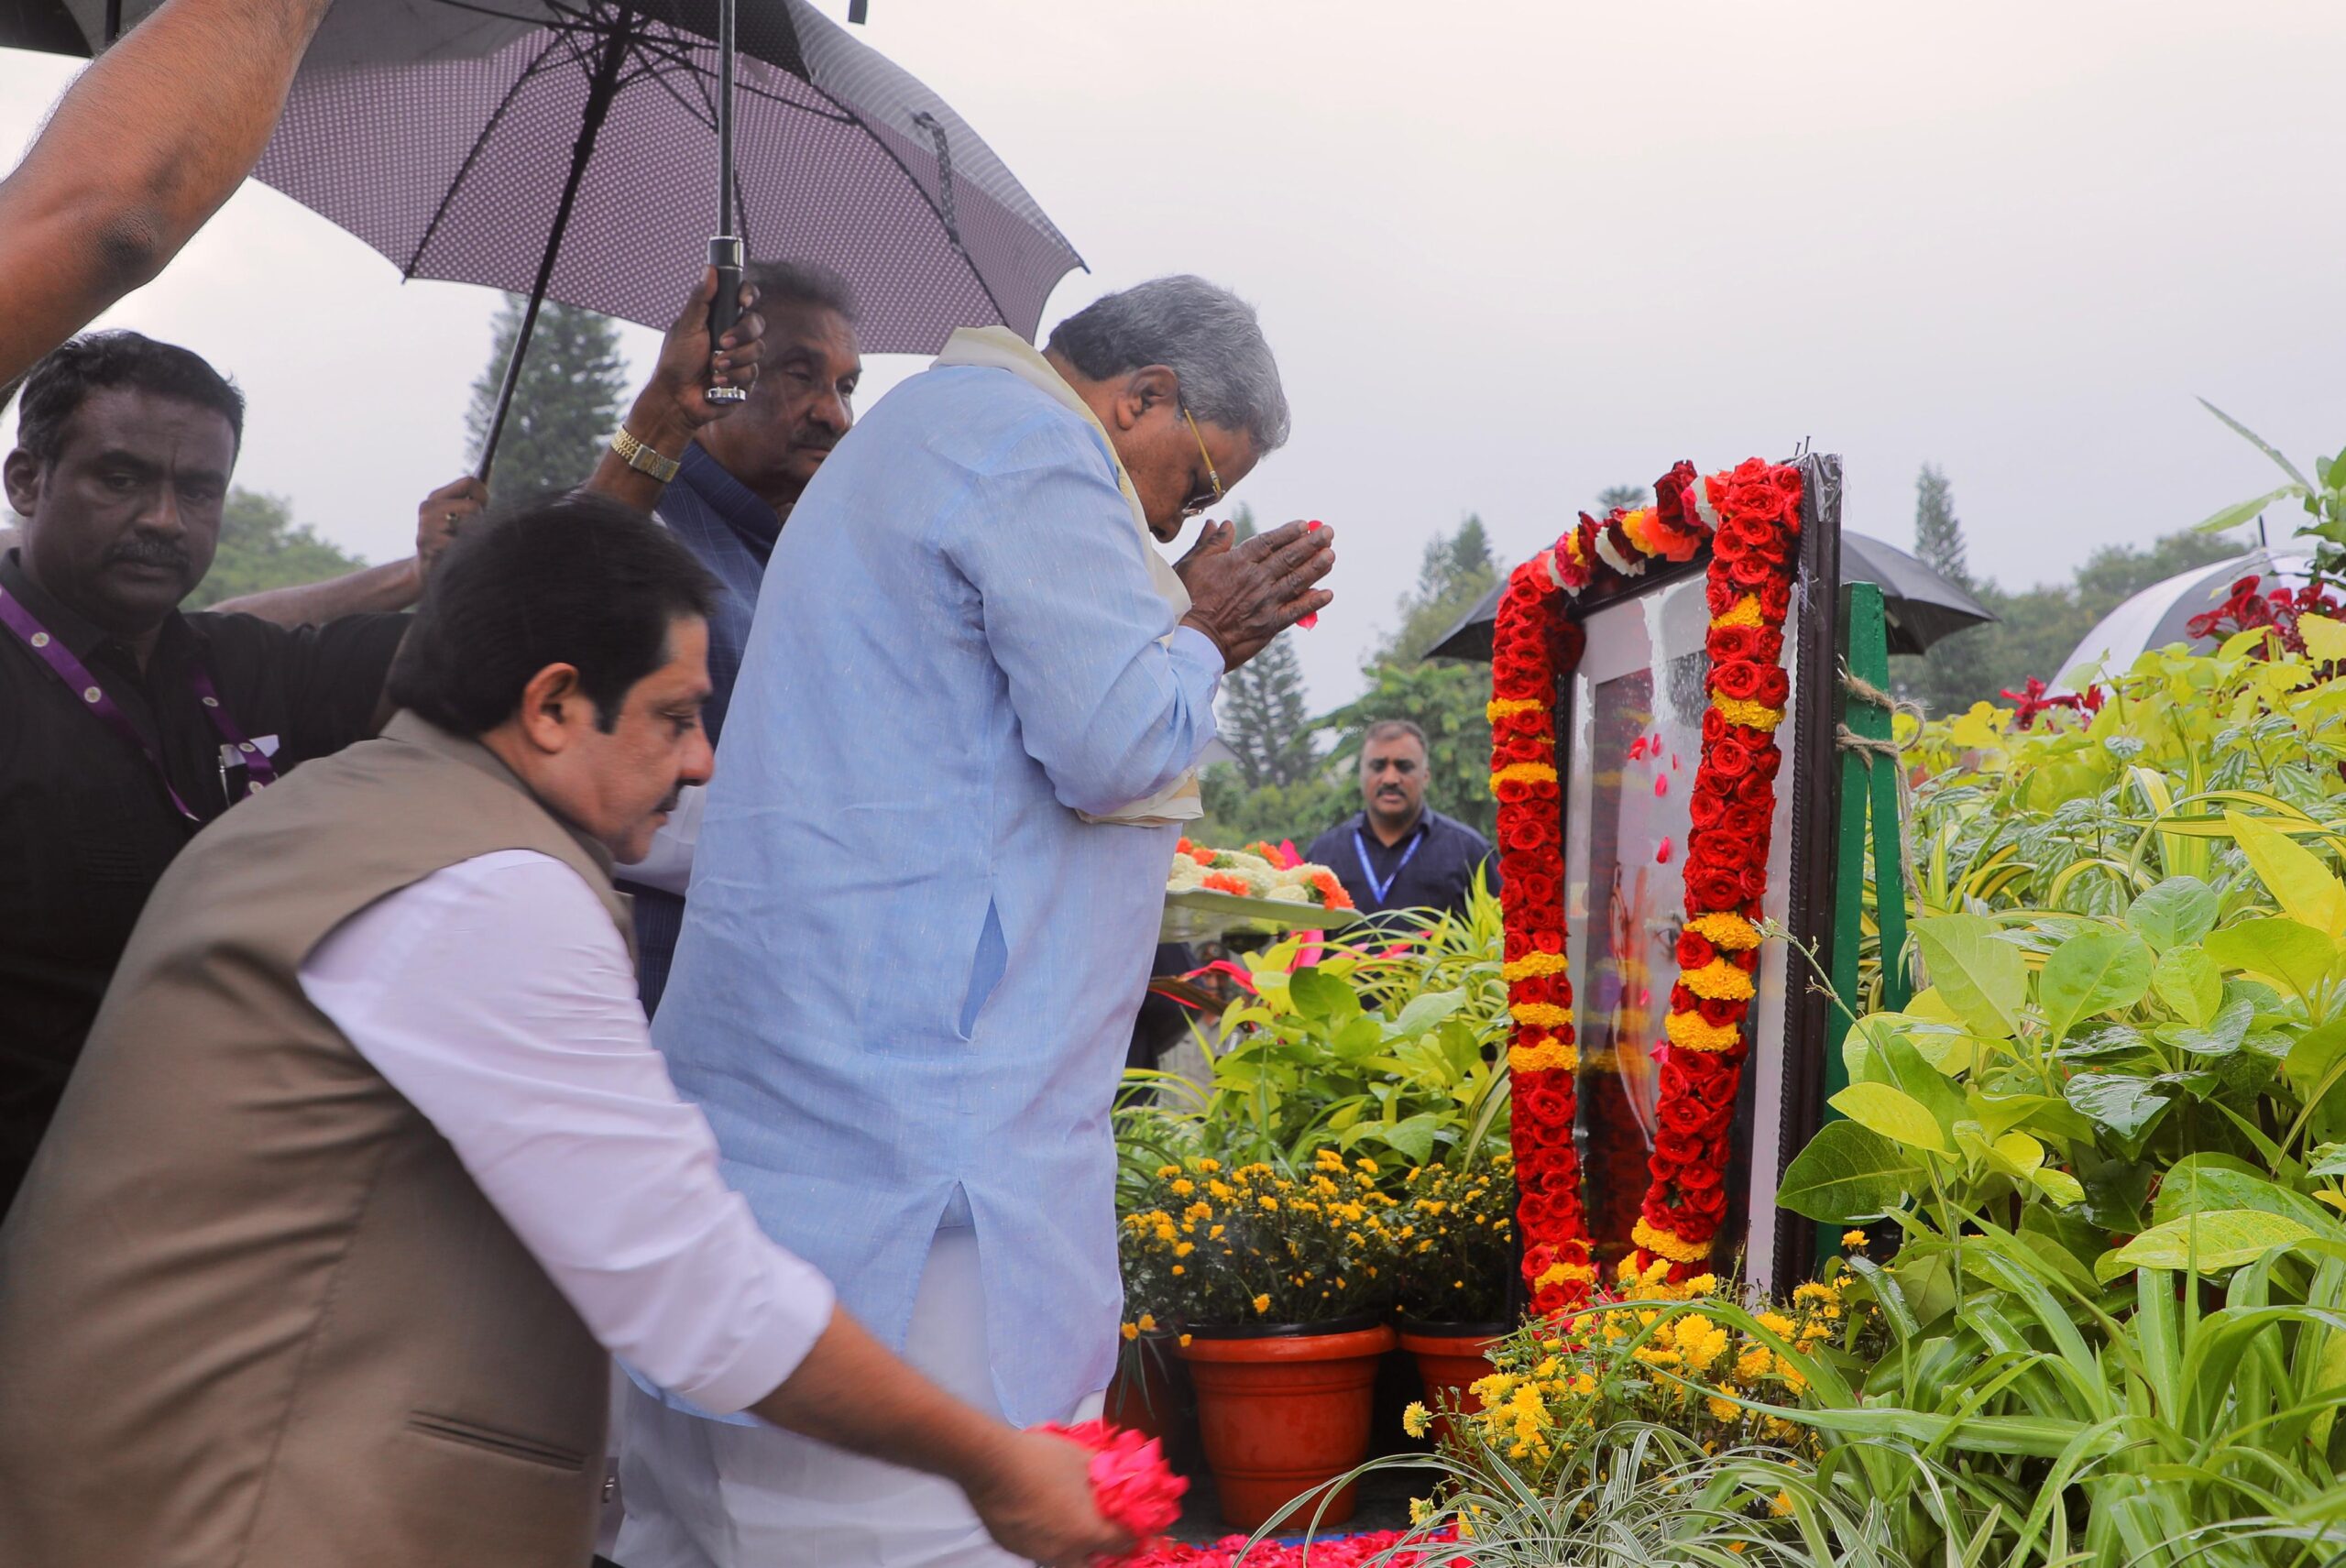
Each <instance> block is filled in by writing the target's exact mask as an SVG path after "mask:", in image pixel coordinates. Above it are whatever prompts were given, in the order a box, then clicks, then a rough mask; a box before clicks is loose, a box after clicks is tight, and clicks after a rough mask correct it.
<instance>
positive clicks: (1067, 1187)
mask: <svg viewBox="0 0 2346 1568" xmlns="http://www.w3.org/2000/svg"><path fill="white" fill-rule="evenodd" d="M1286 427H1287V413H1286V406H1285V401H1284V398H1283V396H1282V395H1281V394H1280V393H1279V390H1278V384H1277V370H1276V367H1275V366H1274V365H1273V363H1272V361H1271V358H1270V354H1269V350H1268V348H1267V346H1266V345H1264V343H1263V341H1262V338H1261V335H1260V332H1259V329H1258V328H1257V327H1256V326H1255V322H1254V316H1253V313H1252V312H1251V311H1250V310H1248V309H1246V307H1244V305H1243V304H1241V303H1239V302H1237V301H1235V300H1234V299H1233V298H1232V297H1231V296H1229V295H1227V294H1226V293H1223V292H1222V291H1220V290H1216V289H1213V288H1211V286H1210V285H1207V284H1204V283H1202V282H1200V281H1199V280H1194V279H1167V280H1158V281H1157V283H1154V284H1145V285H1143V286H1142V287H1141V288H1140V289H1137V290H1134V291H1129V292H1128V293H1126V294H1124V295H1117V296H1112V297H1111V298H1110V299H1108V300H1106V301H1102V302H1101V303H1100V304H1097V305H1094V306H1093V307H1091V309H1090V310H1089V311H1087V312H1085V313H1080V314H1079V315H1078V316H1076V317H1074V318H1071V319H1070V320H1069V322H1068V323H1064V324H1063V325H1062V326H1061V327H1060V329H1059V330H1058V333H1056V334H1054V336H1053V338H1052V343H1051V349H1050V357H1049V358H1048V359H1046V358H1045V357H1044V356H1041V355H1038V354H1036V351H1035V350H1034V349H1033V348H1031V347H1029V346H1027V345H1025V344H1024V343H1023V342H1021V341H1019V340H1017V339H1015V338H1014V337H1013V336H1011V334H1007V333H1005V332H1001V331H999V330H996V331H994V332H992V333H987V334H968V333H964V334H959V335H958V336H957V337H956V339H955V342H954V344H953V345H951V346H950V347H948V352H947V354H946V356H944V358H943V359H941V360H940V362H939V364H938V365H937V367H934V368H932V369H930V370H929V371H927V372H926V373H925V374H922V375H920V376H917V377H915V378H913V379H912V380H910V381H908V382H906V383H905V384H904V385H903V386H902V387H900V388H898V389H896V390H895V391H893V392H892V393H891V394H890V395H889V396H888V397H887V398H885V399H884V400H882V401H881V403H880V404H879V405H878V407H876V408H875V409H873V410H872V411H871V413H870V414H869V415H867V416H866V418H865V419H864V420H863V422H861V424H859V425H858V426H857V427H856V429H855V430H854V431H853V432H852V433H850V435H849V436H848V437H847V438H845V439H843V440H842V441H841V442H840V443H839V447H838V450H837V451H836V452H835V453H834V454H833V455H832V456H831V457H830V459H829V460H828V462H827V463H826V464H825V465H824V466H823V468H822V470H821V472H820V473H819V474H818V475H817V477H816V478H815V480H814V481H813V482H812V483H811V484H810V485H809V486H808V487H807V488H806V494H805V496H804V498H803V499H801V500H800V502H799V503H798V506H797V508H796V510H795V511H794V512H793V514H792V516H791V520H790V522H789V525H788V527H787V528H786V529H785V530H784V532H783V534H782V537H781V540H780V542H779V543H778V544H777V545H776V547H775V549H774V552H773V561H772V565H771V566H770V567H769V569H768V572H767V576H766V581H765V585H764V587H763V589H762V596H761V598H760V603H759V607H758V612H757V619H756V622H755V625H754V627H753V629H752V630H751V635H750V641H749V645H748V649H747V652H746V654H745V656H744V661H743V666H742V671H741V676H740V683H739V685H737V687H736V690H735V693H734V696H733V702H732V707H731V711H730V713H729V717H728V721H727V728H726V735H725V745H724V748H723V751H722V752H721V753H720V756H719V761H718V769H717V775H716V780H715V782H714V784H712V785H711V787H710V792H709V795H708V798H707V815H706V817H705V819H704V821H703V823H702V826H701V829H700V838H699V843H698V847H697V850H696V858H695V861H694V872H693V876H692V883H691V898H690V903H689V905H688V906H687V916H686V921H685V932H684V936H683V938H682V941H681V942H680V944H679V946H678V948H677V952H676V959H675V965H674V971H673V974H672V977H671V980H670V982H669V989H668V992H667V995H666V999H665V1001H664V1003H663V1006H662V1008H661V1011H660V1014H659V1016H658V1019H657V1022H656V1026H655V1039H656V1041H657V1043H658V1045H659V1047H660V1048H661V1049H662V1051H663V1053H665V1055H666V1057H667V1058H668V1063H669V1068H670V1071H671V1073H672V1074H673V1076H674V1080H675V1081H676V1084H677V1087H678V1088H679V1089H681V1090H682V1091H684V1092H685V1094H686V1095H687V1096H689V1097H690V1098H692V1099H694V1100H696V1101H697V1102H700V1103H701V1105H702V1106H703V1107H704V1108H705V1109H706V1110H707V1114H708V1117H709V1121H710V1123H711V1124H712V1125H713V1126H714V1127H715V1129H716V1131H717V1135H718V1142H719V1144H720V1146H721V1147H722V1149H723V1151H724V1155H725V1160H726V1166H725V1170H726V1176H727V1178H728V1179H729V1181H730V1182H731V1183H732V1185H733V1186H734V1187H736V1188H737V1189H739V1190H740V1191H741V1192H742V1193H743V1194H744V1195H746V1196H747V1198H748V1199H749V1201H750V1203H751V1207H752V1208H753V1209H754V1210H755V1212H756V1213H757V1215H758V1217H759V1219H760V1220H761V1222H762V1223H763V1224H764V1226H765V1228H766V1229H767V1230H768V1232H770V1233H771V1234H773V1236H774V1237H775V1238H776V1239H778V1240H780V1241H782V1242H784V1244H785V1245H789V1246H790V1247H792V1248H793V1249H794V1250H795V1251H796V1252H798V1253H799V1255H802V1256H804V1257H806V1258H807V1259H809V1260H810V1261H812V1262H814V1263H815V1264H816V1265H817V1266H819V1267H821V1268H822V1269H823V1270H824V1271H825V1272H826V1273H827V1274H828V1275H829V1277H831V1278H832V1280H833V1281H834V1282H835V1283H836V1284H837V1286H838V1288H839V1295H840V1299H841V1300H842V1301H843V1302H844V1303H845V1304H846V1306H847V1307H848V1308H849V1309H850V1310H852V1311H853V1312H854V1313H855V1314H856V1315H857V1317H859V1318H860V1319H861V1321H864V1322H866V1323H868V1324H869V1325H871V1327H872V1330H873V1332H875V1333H877V1334H879V1335H881V1336H882V1338H883V1339H885V1340H888V1341H890V1342H891V1343H895V1344H897V1345H901V1346H904V1348H905V1349H906V1354H908V1355H909V1356H910V1357H911V1358H912V1359H913V1360H914V1362H915V1365H924V1368H925V1369H926V1370H930V1371H931V1372H932V1375H933V1376H938V1377H939V1379H940V1380H941V1381H944V1382H945V1383H946V1385H947V1386H948V1387H953V1388H955V1389H956V1391H957V1392H960V1393H963V1394H964V1395H965V1396H967V1397H970V1398H975V1399H977V1400H978V1401H979V1402H980V1403H981V1408H992V1409H999V1410H1000V1411H1002V1412H1003V1413H1004V1414H1005V1415H1007V1416H1008V1418H1009V1419H1010V1420H1013V1421H1014V1422H1016V1423H1019V1424H1022V1425H1024V1424H1031V1423H1033V1422H1036V1421H1040V1420H1068V1419H1070V1418H1072V1417H1075V1416H1076V1415H1078V1414H1079V1413H1080V1412H1081V1410H1082V1409H1083V1407H1084V1406H1085V1404H1086V1401H1087V1400H1088V1399H1090V1398H1093V1397H1095V1396H1096V1395H1097V1394H1098V1393H1099V1391H1100V1390H1101V1389H1102V1387H1105V1385H1106V1383H1107V1381H1108V1378H1109V1376H1110V1374H1111V1372H1112V1370H1113V1361H1114V1353H1115V1346H1116V1343H1117V1338H1116V1332H1117V1331H1116V1325H1117V1321H1118V1318H1119V1315H1120V1309H1121V1300H1122V1295H1121V1290H1120V1287H1119V1282H1118V1277H1117V1266H1116V1246H1115V1224H1114V1215H1113V1181H1114V1166H1115V1148H1114V1144H1113V1136H1112V1135H1111V1132H1110V1128H1109V1120H1108V1115H1109V1110H1110V1106H1111V1103H1112V1102H1113V1097H1114V1094H1115V1091H1116V1084H1117V1079H1118V1074H1119V1070H1120V1069H1121V1067H1122V1064H1123V1059H1124V1051H1125V1047H1126V1044H1127V1042H1128V1040H1129V1038H1130V1035H1131V1029H1132V1022H1133V1016H1134V1014H1135V1010H1136V1009H1137V1007H1138V1005H1139V1003H1140V1000H1141V995H1142V992H1143V990H1144V988H1145V987H1146V981H1147V971H1148V964H1149V958H1150V954H1151V952H1152V950H1153V948H1154V945H1155V942H1156V939H1157V924H1158V919H1159V916H1160V911H1161V909H1162V906H1163V903H1164V885H1165V875H1166V870H1167V867H1168V863H1169V861H1170V859H1171V854H1172V849H1173V843H1174V840H1175V839H1176V837H1177V835H1178V826H1177V824H1178V821H1179V820H1180V819H1181V817H1183V816H1185V815H1189V816H1194V815H1195V814H1196V806H1195V786H1194V781H1193V779H1192V778H1191V776H1190V770H1191V768H1192V767H1193V765H1194V763H1195V762H1196V761H1197V758H1198V755H1199V753H1200V751H1202V750H1203V748H1204V747H1205V745H1206V743H1207V741H1209V740H1211V739H1212V737H1213V734H1214V718H1213V703H1214V696H1215V693H1216V691H1217V689H1218V687H1219V685H1220V682H1221V680H1222V674H1223V673H1224V671H1225V668H1226V667H1228V666H1229V665H1232V664H1235V663H1243V662H1244V659H1245V658H1247V657H1251V656H1252V654H1253V653H1254V652H1255V651H1256V650H1257V649H1258V648H1259V647H1261V646H1262V645H1263V643H1264V642H1266V641H1267V640H1268V638H1269V637H1270V636H1271V635H1273V634H1275V633H1276V631H1277V630H1278V629H1279V628H1281V627H1283V626H1285V625H1287V624H1288V623H1289V622H1291V621H1292V620H1295V619H1296V618H1297V617H1298V616H1300V615H1302V614H1306V613H1309V612H1310V611H1312V610H1316V609H1318V608H1319V607H1320V605H1321V604H1322V603H1324V602H1325V601H1326V599H1327V597H1328V596H1327V595H1325V594H1324V593H1321V592H1318V591H1316V590H1314V589H1313V587H1312V584H1313V583H1314V582H1315V581H1316V580H1317V578H1318V577H1319V576H1321V575H1322V574H1324V572H1325V571H1326V570H1327V567H1328V565H1331V564H1332V556H1330V555H1329V554H1327V553H1326V552H1325V550H1324V549H1323V548H1322V545H1321V543H1320V542H1321V541H1323V540H1324V534H1314V535H1312V536H1311V538H1310V540H1305V539H1304V538H1303V537H1302V534H1301V531H1300V530H1299V528H1293V527H1290V528H1289V529H1287V530H1282V531H1279V532H1277V533H1274V534H1271V535H1266V536H1265V537H1264V539H1262V540H1258V541H1255V542H1251V543H1249V544H1248V545H1246V546H1243V547H1240V548H1238V549H1233V548H1232V547H1231V546H1230V543H1229V538H1228V534H1227V532H1220V531H1217V532H1210V534H1209V537H1208V540H1207V541H1205V542H1204V543H1203V544H1202V545H1201V550H1200V553H1198V554H1193V556H1192V557H1191V559H1190V561H1189V562H1187V563H1185V568H1186V576H1187V577H1188V584H1187V587H1184V584H1183V583H1182V581H1181V580H1180V579H1179V578H1178V577H1176V576H1175V575H1174V573H1173V572H1172V570H1171V569H1169V568H1168V567H1167V566H1166V565H1164V563H1163V561H1162V559H1161V558H1160V557H1158V556H1157V554H1156V552H1155V550H1154V549H1153V548H1152V545H1151V542H1150V534H1151V533H1152V532H1153V533H1154V534H1155V535H1157V537H1159V538H1170V537H1171V536H1172V535H1173V533H1174V532H1177V531H1178V527H1179V524H1180V520H1181V519H1182V518H1183V517H1185V516H1187V515H1189V514H1191V513H1192V512H1194V511H1196V510H1201V509H1202V508H1203V507H1205V506H1207V505H1210V504H1211V503H1212V502H1213V501H1214V500H1216V499H1219V498H1220V495H1221V494H1222V489H1223V488H1224V487H1225V485H1226V484H1234V483H1235V482H1236V479H1237V478H1238V477H1240V476H1242V475H1243V474H1244V472H1245V471H1246V470H1247V469H1248V468H1250V467H1251V466H1253V464H1254V462H1255V460H1256V458H1257V457H1258V456H1260V455H1262V454H1263V453H1264V452H1266V451H1267V450H1269V449H1270V448H1271V447H1273V446H1276V445H1277V444H1278V442H1279V441H1280V440H1282V439H1283V438H1284V436H1285V433H1286ZM1212 527H1213V525H1210V529H1211V528H1212ZM1192 595H1194V598H1195V602H1194V603H1192V602H1191V596H1192ZM810 1446H811V1445H808V1444H806V1442H805V1441H804V1440H799V1439H794V1438H791V1437H790V1436H789V1435H788V1434H784V1433H779V1432H773V1431H764V1430H759V1431H739V1430H735V1429H727V1428H722V1427H716V1426H713V1425H711V1424H710V1423H708V1422H706V1421H699V1420H695V1419H694V1418H691V1417H688V1416H681V1415H678V1414H677V1413H675V1412H674V1409H663V1408H661V1407H660V1406H659V1405H658V1404H657V1403H656V1402H655V1401H653V1400H652V1399H651V1398H649V1397H648V1396H647V1397H645V1398H641V1399H638V1400H637V1401H635V1402H634V1404H633V1405H631V1406H630V1412H629V1420H628V1423H627V1430H626V1432H625V1434H624V1448H625V1457H624V1459H623V1465H624V1469H623V1475H624V1477H625V1486H626V1491H627V1498H628V1507H629V1513H630V1523H629V1533H628V1534H626V1535H623V1536H622V1537H621V1540H620V1547H619V1557H620V1560H621V1561H622V1562H624V1563H627V1564H628V1568H671V1565H676V1568H682V1565H687V1564H689V1565H694V1568H698V1565H701V1564H729V1563H750V1562H754V1561H773V1562H778V1563H779V1562H788V1563H798V1562H807V1563H824V1564H826V1568H842V1565H846V1564H851V1563H872V1564H875V1565H885V1568H898V1565H899V1564H909V1563H920V1564H944V1563H954V1564H960V1563H996V1562H1001V1561H1004V1560H1003V1559H1002V1558H1000V1557H999V1556H998V1555H997V1554H995V1553H993V1552H992V1549H991V1548H990V1547H989V1546H987V1545H986V1544H985V1543H984V1541H983V1536H982V1532H981V1531H978V1530H976V1526H975V1520H974V1517H973V1516H971V1515H970V1514H969V1512H968V1509H967V1506H966V1504H965V1503H963V1502H961V1501H960V1499H959V1497H957V1496H953V1495H949V1488H947V1489H944V1490H943V1491H942V1492H940V1491H939V1490H938V1489H937V1488H935V1487H932V1486H927V1485H926V1483H924V1482H921V1481H919V1480H916V1479H915V1478H913V1477H911V1476H910V1475H909V1473H894V1472H892V1473H888V1474H886V1475H877V1474H873V1473H872V1471H874V1470H875V1469H876V1468H877V1467H872V1466H869V1465H868V1464H866V1465H865V1467H864V1469H863V1470H862V1471H857V1472H854V1473H849V1472H845V1471H839V1470H835V1469H832V1468H830V1465H831V1462H832V1460H833V1458H834V1456H832V1455H830V1454H828V1452H826V1451H819V1450H817V1451H815V1452H812V1453H810V1452H808V1450H809V1448H810ZM841 1463H842V1464H850V1463H851V1464H863V1463H864V1462H844V1461H842V1462H841ZM712 1516H713V1517H712Z"/></svg>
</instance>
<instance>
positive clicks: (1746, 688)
mask: <svg viewBox="0 0 2346 1568" xmlns="http://www.w3.org/2000/svg"><path fill="white" fill-rule="evenodd" d="M1758 690H1759V665H1757V664H1754V663H1751V662H1750V661H1749V660H1737V661H1736V662H1734V663H1727V664H1717V663H1715V664H1713V665H1712V666H1711V691H1712V693H1713V694H1714V695H1716V696H1724V697H1732V698H1733V699H1735V700H1736V701H1738V702H1749V701H1750V700H1751V694H1752V693H1753V692H1756V691H1758Z"/></svg>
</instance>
